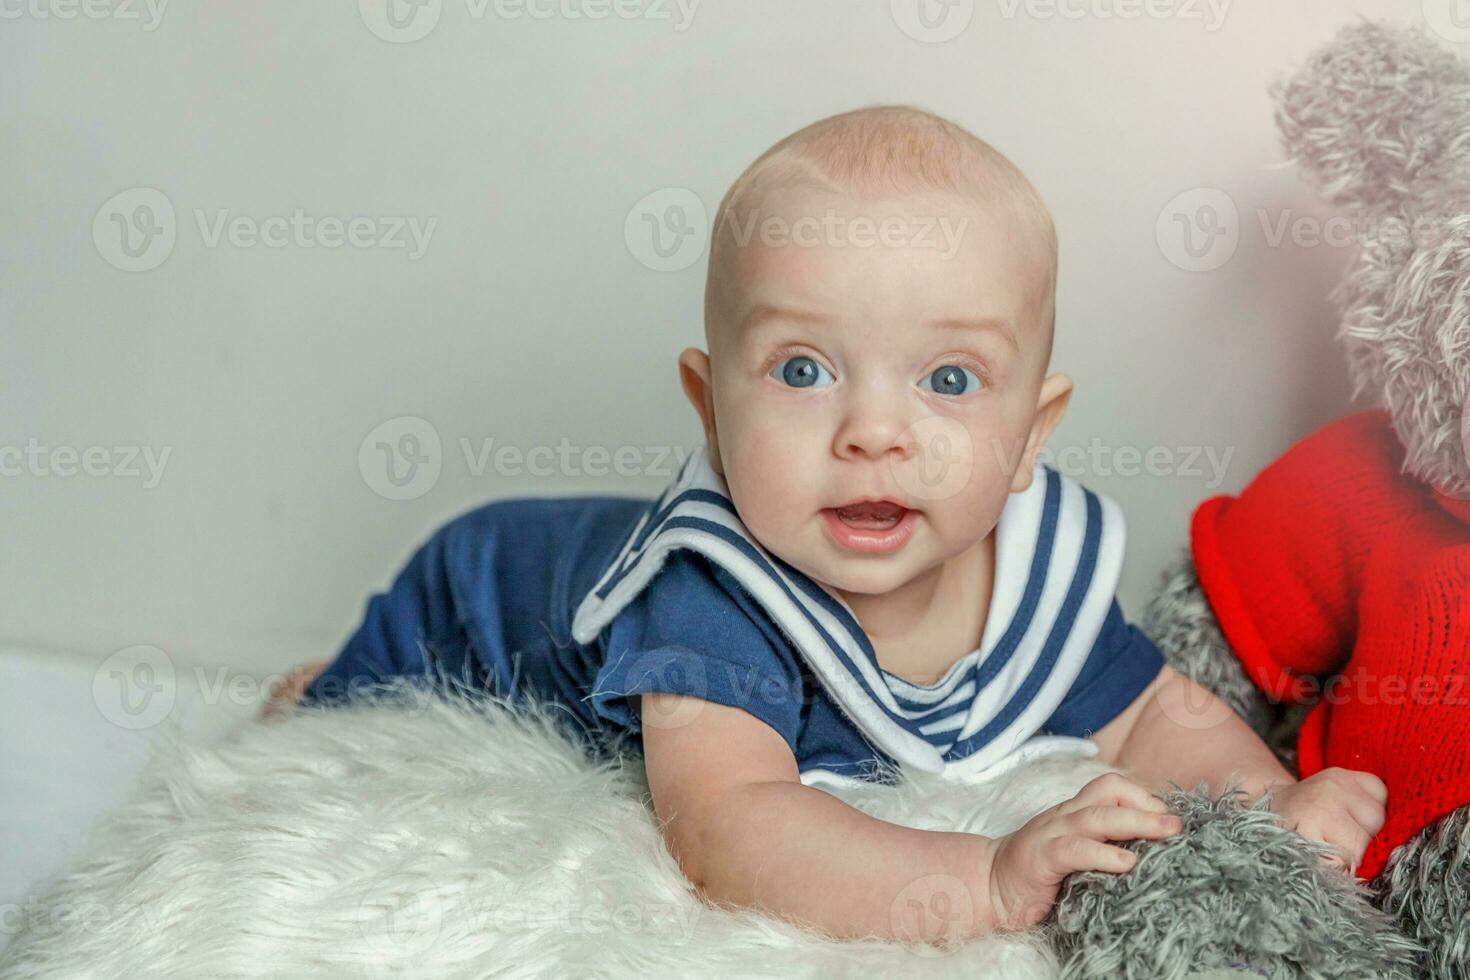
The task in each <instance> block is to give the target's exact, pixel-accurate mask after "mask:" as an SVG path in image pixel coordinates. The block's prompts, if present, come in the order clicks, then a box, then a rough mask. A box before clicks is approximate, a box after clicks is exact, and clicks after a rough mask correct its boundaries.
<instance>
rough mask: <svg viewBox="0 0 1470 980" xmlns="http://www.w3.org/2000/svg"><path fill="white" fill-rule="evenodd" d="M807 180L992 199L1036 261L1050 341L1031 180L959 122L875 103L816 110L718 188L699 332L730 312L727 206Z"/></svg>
mask: <svg viewBox="0 0 1470 980" xmlns="http://www.w3.org/2000/svg"><path fill="white" fill-rule="evenodd" d="M801 183H807V184H816V185H817V186H819V187H822V188H824V189H826V190H829V191H836V192H846V193H853V194H858V195H861V196H867V195H876V194H888V193H902V192H904V191H911V190H934V191H944V192H949V193H953V194H957V195H959V196H962V197H970V198H974V199H976V200H978V201H980V202H982V203H985V204H992V205H999V206H1000V207H1001V208H1002V209H1004V210H1006V211H1008V212H1009V213H1010V215H1011V216H1012V217H1013V218H1014V219H1015V220H1016V223H1017V225H1018V226H1019V227H1020V229H1021V234H1020V235H1018V236H1017V240H1018V242H1021V243H1024V244H1023V245H1022V247H1024V248H1026V249H1027V250H1029V251H1030V252H1031V254H1032V257H1033V260H1034V261H1035V262H1036V263H1037V264H1038V265H1040V266H1041V267H1042V270H1043V273H1042V275H1041V276H1040V277H1038V281H1037V282H1036V283H1035V285H1034V287H1033V289H1032V292H1031V300H1032V302H1031V304H1030V308H1031V310H1032V311H1033V313H1034V315H1035V316H1036V322H1037V323H1039V324H1040V325H1041V327H1042V328H1043V330H1044V336H1045V338H1046V349H1047V353H1048V354H1049V353H1050V349H1051V333H1052V329H1053V327H1054V324H1055V319H1056V281H1057V236H1056V228H1055V226H1054V225H1053V223H1052V218H1051V213H1050V212H1049V211H1048V210H1047V208H1046V204H1045V203H1044V202H1043V201H1042V199H1041V195H1040V194H1039V193H1037V191H1036V188H1035V187H1033V186H1032V184H1031V182H1030V181H1029V180H1027V179H1026V176H1025V175H1024V174H1022V173H1021V171H1020V170H1019V169H1017V167H1016V165H1015V164H1013V163H1011V161H1010V160H1008V159H1007V158H1006V157H1005V155H1004V154H1002V153H1001V152H1000V151H999V150H997V149H995V148H994V147H993V146H991V145H990V144H989V143H986V142H985V141H984V140H982V139H980V137H978V136H976V135H975V134H974V133H971V132H970V131H969V130H967V129H965V128H964V127H963V126H959V125H957V124H956V123H953V122H951V121H949V120H948V119H945V118H943V117H941V116H937V115H935V114H934V113H932V112H927V111H925V110H923V109H919V108H917V107H915V106H909V105H878V106H868V107H865V108H861V109H854V110H851V111H849V112H843V113H839V114H837V115H834V116H828V117H827V118H825V119H819V120H817V121H816V122H814V123H812V124H811V125H809V126H805V127H803V128H801V129H799V130H797V131H796V132H794V133H792V134H791V135H790V136H787V137H786V138H784V139H782V140H781V141H780V142H778V143H776V144H775V145H774V146H772V147H771V148H770V149H768V150H766V151H765V152H764V153H762V154H761V155H760V156H759V157H757V158H756V159H755V161H754V162H753V163H751V164H750V166H748V167H746V168H745V171H744V172H743V173H741V175H740V176H739V177H737V178H736V179H735V182H734V183H733V184H731V185H730V188H729V190H727V191H726V192H725V196H724V198H722V199H721V201H720V207H719V210H718V211H716V212H715V220H714V224H713V225H712V231H711V235H710V251H709V268H708V273H707V275H706V278H705V291H704V321H705V338H706V340H707V341H708V340H710V339H711V338H712V335H713V332H714V327H715V326H716V325H717V324H718V323H720V322H722V320H723V318H724V317H725V316H726V315H727V314H728V313H729V298H730V295H729V294H730V279H731V278H732V277H731V275H730V269H731V262H730V258H731V250H732V249H734V248H735V247H737V246H736V243H735V240H734V238H733V236H732V235H731V234H730V231H731V228H730V212H731V211H732V209H733V208H734V207H735V205H736V204H738V203H740V202H743V201H747V200H754V199H755V198H756V197H757V196H759V194H760V193H761V192H762V191H763V190H766V189H769V188H771V187H774V186H782V185H789V184H801Z"/></svg>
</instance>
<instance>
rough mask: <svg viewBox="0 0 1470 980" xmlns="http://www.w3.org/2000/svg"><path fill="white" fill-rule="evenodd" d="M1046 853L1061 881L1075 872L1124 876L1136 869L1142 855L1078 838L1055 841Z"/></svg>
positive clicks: (1052, 841) (1074, 836) (1068, 837)
mask: <svg viewBox="0 0 1470 980" xmlns="http://www.w3.org/2000/svg"><path fill="white" fill-rule="evenodd" d="M1043 853H1044V854H1045V855H1046V857H1047V860H1048V863H1049V864H1050V865H1051V870H1052V871H1054V872H1055V873H1056V874H1057V876H1058V877H1064V876H1066V875H1069V874H1071V873H1073V872H1074V871H1107V872H1110V873H1112V874H1123V873H1124V872H1126V871H1131V870H1133V866H1134V865H1135V864H1137V863H1138V855H1137V854H1134V853H1133V852H1132V851H1128V850H1124V849H1123V848H1121V847H1114V846H1113V845H1112V844H1104V843H1103V842H1102V841H1097V840H1092V839H1090V838H1087V837H1080V836H1076V835H1068V836H1066V837H1054V838H1052V839H1051V841H1050V844H1049V846H1048V847H1047V849H1046V850H1045V851H1043Z"/></svg>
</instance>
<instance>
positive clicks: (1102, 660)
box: [1042, 599, 1164, 738]
mask: <svg viewBox="0 0 1470 980" xmlns="http://www.w3.org/2000/svg"><path fill="white" fill-rule="evenodd" d="M1163 667H1164V655H1163V654H1162V653H1161V652H1160V651H1159V648H1158V647H1157V646H1156V645H1155V644H1154V642H1153V641H1152V640H1150V639H1149V638H1148V637H1147V636H1146V635H1145V634H1144V633H1143V631H1142V630H1140V629H1139V628H1138V627H1137V626H1134V625H1132V624H1131V623H1129V622H1128V621H1127V620H1125V619H1124V618H1123V610H1122V609H1120V608H1119V607H1118V602H1117V600H1116V599H1115V600H1113V604H1112V606H1111V608H1109V610H1108V615H1107V617H1106V618H1105V619H1104V620H1103V626H1102V629H1101V630H1100V631H1099V632H1098V636H1097V640H1096V641H1095V642H1094V643H1093V645H1092V650H1091V651H1090V652H1089V653H1088V655H1087V660H1086V661H1085V662H1084V663H1083V664H1082V670H1081V672H1080V673H1079V674H1078V675H1077V679H1076V680H1075V681H1073V682H1072V686H1071V688H1070V689H1068V691H1067V694H1066V696H1065V697H1063V698H1062V703H1061V704H1059V705H1057V709H1056V710H1055V711H1054V712H1052V715H1051V717H1050V718H1048V719H1047V721H1046V724H1045V725H1043V726H1042V727H1043V728H1045V729H1046V730H1047V731H1048V732H1050V733H1051V734H1053V735H1072V736H1074V737H1076V738H1086V737H1087V736H1089V735H1092V734H1093V733H1095V732H1097V731H1099V730H1100V729H1102V728H1103V727H1104V726H1106V725H1107V723H1108V722H1110V721H1112V720H1113V719H1114V718H1116V717H1118V715H1120V714H1122V713H1123V709H1125V708H1127V707H1128V706H1129V705H1130V704H1132V703H1133V702H1134V701H1136V700H1137V699H1138V696H1139V695H1140V694H1142V693H1143V691H1144V689H1145V688H1146V687H1148V685H1149V684H1150V683H1151V682H1152V681H1153V679H1154V678H1155V677H1157V676H1158V674H1159V671H1160V670H1162V669H1163Z"/></svg>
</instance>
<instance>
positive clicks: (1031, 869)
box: [990, 773, 1183, 929]
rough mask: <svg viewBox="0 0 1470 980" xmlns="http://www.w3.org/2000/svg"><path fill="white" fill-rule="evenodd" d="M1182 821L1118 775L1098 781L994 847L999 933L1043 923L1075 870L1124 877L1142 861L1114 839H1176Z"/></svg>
mask: <svg viewBox="0 0 1470 980" xmlns="http://www.w3.org/2000/svg"><path fill="white" fill-rule="evenodd" d="M1182 827H1183V821H1181V820H1180V819H1179V818H1178V817H1177V816H1174V815H1173V814H1171V813H1170V812H1169V807H1168V806H1167V805H1166V804H1165V803H1164V801H1163V800H1161V799H1159V798H1158V797H1156V796H1153V795H1151V794H1150V793H1149V792H1148V791H1147V790H1145V789H1144V788H1143V787H1142V786H1139V785H1138V784H1137V783H1135V782H1133V781H1132V780H1130V779H1128V778H1126V777H1124V776H1121V775H1119V774H1118V773H1108V774H1106V775H1103V776H1098V777H1097V778H1096V779H1094V780H1092V781H1091V782H1090V783H1088V784H1087V785H1086V786H1084V787H1082V789H1081V791H1080V792H1078V794H1077V795H1076V796H1074V797H1072V798H1071V799H1070V800H1065V801H1063V802H1061V803H1058V804H1057V805H1056V806H1054V807H1052V808H1051V809H1049V810H1043V811H1042V812H1041V813H1038V814H1037V815H1036V816H1034V817H1032V818H1031V821H1030V822H1029V823H1027V824H1026V826H1024V827H1022V828H1021V829H1020V830H1018V831H1016V832H1015V833H1013V834H1011V835H1010V836H1008V837H1002V838H1000V839H999V840H997V841H995V848H994V850H993V851H992V854H991V863H990V904H991V907H992V909H993V911H994V915H995V919H994V921H995V928H997V929H1027V928H1030V927H1031V926H1034V925H1035V924H1036V923H1038V922H1040V921H1041V920H1042V919H1044V918H1046V915H1047V913H1048V912H1049V911H1051V907H1052V905H1053V904H1054V903H1055V902H1056V899H1057V892H1058V891H1060V890H1061V884H1062V879H1064V878H1066V877H1067V875H1069V874H1071V873H1072V872H1074V871H1110V872H1113V873H1115V874H1121V873H1122V872H1124V871H1127V870H1129V869H1130V868H1132V867H1133V865H1134V863H1135V862H1136V861H1137V856H1136V855H1134V854H1133V853H1132V852H1131V851H1126V850H1124V849H1123V848H1121V847H1114V846H1113V845H1111V844H1107V843H1105V841H1110V840H1135V839H1138V838H1141V837H1148V838H1158V837H1169V836H1171V835H1173V834H1177V833H1178V832H1179V831H1180V829H1181V828H1182Z"/></svg>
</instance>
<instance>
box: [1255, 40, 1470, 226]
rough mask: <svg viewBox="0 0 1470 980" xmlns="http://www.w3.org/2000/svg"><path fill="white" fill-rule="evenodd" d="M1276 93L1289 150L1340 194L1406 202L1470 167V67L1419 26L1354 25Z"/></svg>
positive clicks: (1327, 190)
mask: <svg viewBox="0 0 1470 980" xmlns="http://www.w3.org/2000/svg"><path fill="white" fill-rule="evenodd" d="M1271 94H1272V97H1273V98H1274V99H1275V101H1276V126H1277V128H1278V129H1279V130H1280V132H1281V140H1282V144H1283V145H1284V146H1285V148H1286V151H1287V153H1288V154H1289V155H1290V156H1291V157H1292V158H1293V159H1294V160H1295V161H1296V162H1297V163H1298V164H1299V165H1300V166H1301V167H1302V168H1303V170H1304V171H1305V172H1306V173H1307V175H1308V176H1309V177H1310V179H1312V180H1314V181H1315V182H1316V183H1317V185H1318V187H1319V188H1320V190H1321V192H1322V194H1323V195H1324V196H1325V197H1326V198H1327V199H1328V200H1329V201H1331V202H1333V203H1335V204H1340V205H1345V206H1348V207H1354V208H1361V209H1365V210H1373V211H1382V210H1387V209H1390V208H1396V207H1400V206H1403V205H1405V204H1406V203H1408V202H1409V201H1411V200H1412V199H1413V198H1414V197H1415V196H1417V195H1419V194H1420V193H1423V191H1424V190H1425V183H1426V182H1435V181H1439V180H1443V179H1445V178H1446V176H1447V175H1448V174H1449V173H1450V172H1451V171H1452V170H1455V169H1460V171H1461V173H1462V174H1463V173H1467V172H1470V71H1467V68H1466V66H1465V64H1464V63H1463V62H1462V61H1460V59H1459V58H1458V57H1456V56H1455V55H1454V54H1453V53H1451V52H1450V51H1448V50H1446V49H1445V48H1443V47H1441V46H1440V45H1439V44H1438V43H1436V42H1435V41H1434V40H1433V39H1432V38H1430V37H1428V36H1427V35H1426V34H1425V33H1424V32H1423V31H1422V30H1420V29H1418V28H1404V27H1397V26H1394V25H1391V24H1387V23H1379V22H1373V21H1365V22H1362V23H1357V24H1352V25H1349V26H1348V27H1345V28H1343V29H1342V30H1341V31H1339V32H1338V34H1337V35H1336V36H1335V37H1334V38H1333V39H1332V40H1331V41H1330V42H1328V43H1327V44H1326V45H1325V46H1323V47H1322V48H1321V49H1319V50H1318V51H1317V52H1316V53H1315V54H1313V55H1312V56H1311V57H1310V58H1309V59H1308V60H1307V62H1306V63H1305V64H1304V65H1302V66H1301V67H1300V68H1298V69H1297V70H1296V72H1295V73H1294V74H1292V75H1290V76H1289V77H1286V78H1282V79H1278V80H1277V81H1276V82H1275V83H1274V84H1273V85H1272V88H1271ZM1461 168H1464V169H1461Z"/></svg>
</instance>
